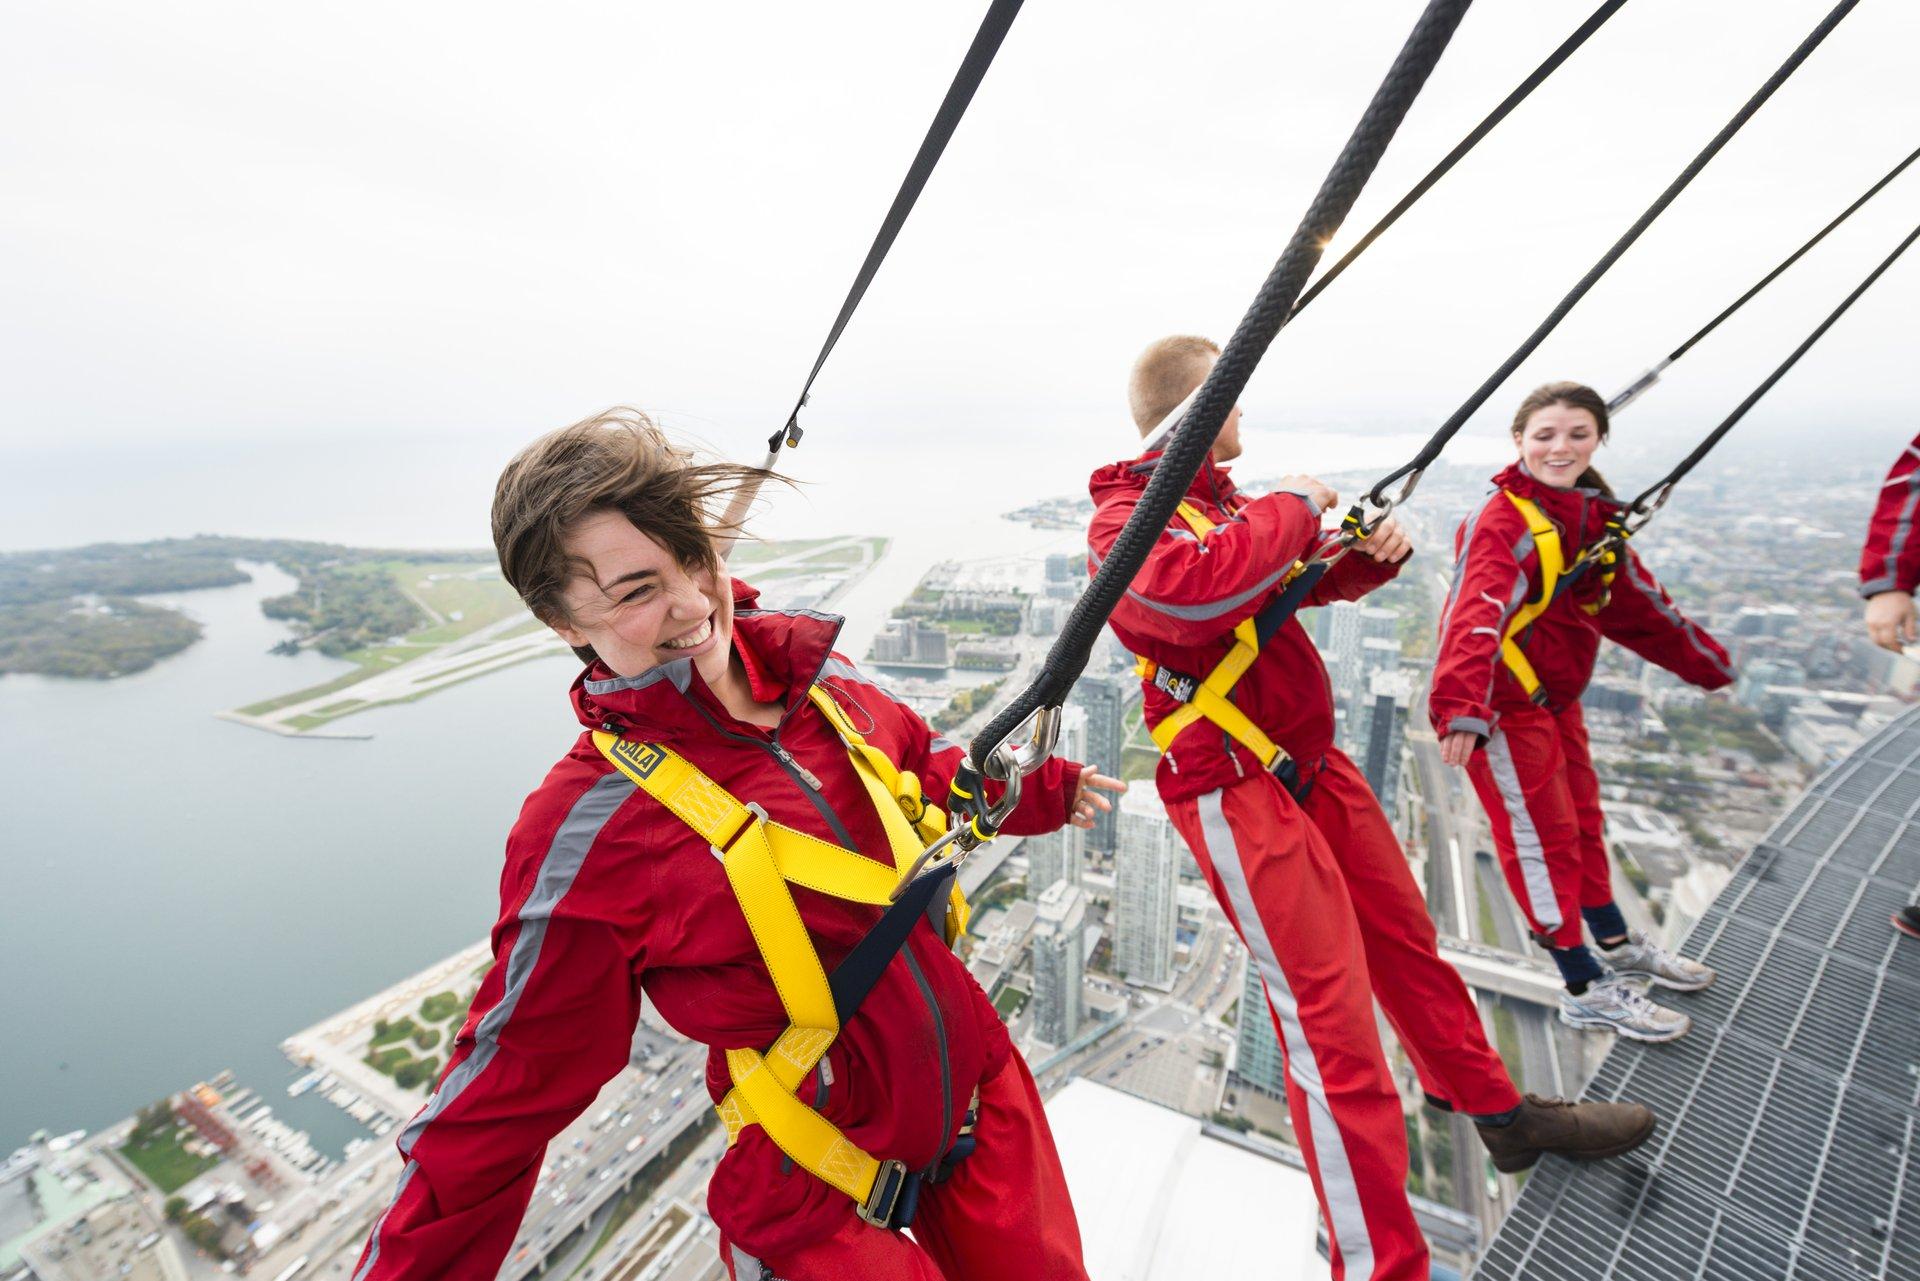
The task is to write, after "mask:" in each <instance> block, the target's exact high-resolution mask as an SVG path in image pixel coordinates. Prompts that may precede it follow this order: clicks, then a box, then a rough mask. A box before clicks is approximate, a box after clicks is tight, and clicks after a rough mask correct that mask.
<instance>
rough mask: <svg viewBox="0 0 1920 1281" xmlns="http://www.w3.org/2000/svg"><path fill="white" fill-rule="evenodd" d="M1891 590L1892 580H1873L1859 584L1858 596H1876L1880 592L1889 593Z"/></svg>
mask: <svg viewBox="0 0 1920 1281" xmlns="http://www.w3.org/2000/svg"><path fill="white" fill-rule="evenodd" d="M1892 590H1893V580H1892V579H1891V578H1873V579H1869V580H1868V581H1866V582H1864V583H1862V584H1860V594H1861V595H1862V596H1878V595H1879V594H1880V593H1881V592H1890V591H1892Z"/></svg>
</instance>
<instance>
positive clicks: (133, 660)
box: [0, 535, 887, 734]
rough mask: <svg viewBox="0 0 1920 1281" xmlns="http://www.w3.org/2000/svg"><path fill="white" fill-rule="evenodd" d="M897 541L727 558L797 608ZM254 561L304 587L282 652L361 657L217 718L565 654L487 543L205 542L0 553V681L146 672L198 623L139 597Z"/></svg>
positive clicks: (320, 717)
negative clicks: (413, 546)
mask: <svg viewBox="0 0 1920 1281" xmlns="http://www.w3.org/2000/svg"><path fill="white" fill-rule="evenodd" d="M886 548H887V540H886V539H885V538H878V537H839V538H815V539H805V540H800V541H795V542H753V541H744V542H742V543H740V544H739V545H738V546H737V547H736V548H735V550H734V554H733V556H732V558H731V562H730V563H731V564H732V566H733V567H734V568H735V569H736V571H738V572H740V573H741V574H742V575H743V576H745V577H748V578H749V579H751V580H752V581H753V582H754V583H755V584H757V585H761V586H767V585H772V584H778V585H779V587H780V594H781V595H783V596H789V597H792V598H793V603H798V604H803V605H808V606H824V605H828V604H830V603H831V601H832V600H833V599H834V598H835V597H837V596H838V595H839V593H841V592H843V591H844V590H846V589H847V588H848V587H849V586H851V585H852V584H853V583H854V582H856V581H858V579H859V578H860V577H861V576H863V575H864V574H865V573H866V572H867V570H868V569H870V568H871V567H872V566H873V565H874V564H875V563H876V562H877V561H878V560H879V559H880V557H881V556H882V555H884V554H885V551H886ZM245 563H266V564H272V565H275V566H278V567H279V568H280V569H281V570H283V571H284V572H286V573H288V574H290V575H292V577H293V578H294V580H295V585H294V588H293V590H291V591H289V592H286V593H284V594H282V595H279V596H274V597H271V598H269V599H267V600H265V601H262V602H261V612H262V613H264V614H265V615H266V616H267V617H269V618H273V619H277V620H280V621H282V622H285V623H287V624H288V625H289V626H290V628H291V630H292V633H293V634H292V635H291V636H289V637H288V638H287V639H286V640H284V641H282V642H281V643H280V644H279V645H277V646H275V652H276V653H286V654H296V653H299V652H300V651H302V650H307V649H311V650H315V651H318V652H319V653H322V654H325V655H327V656H329V657H331V658H337V659H342V660H344V661H346V662H348V663H351V664H352V665H353V666H352V667H351V669H349V670H347V671H345V672H342V673H340V674H339V675H337V676H334V677H332V678H330V679H329V680H327V681H324V682H322V683H320V684H318V685H314V686H310V687H308V688H304V689H298V690H294V691H291V692H288V693H284V694H280V695H277V696H274V697H271V698H265V699H261V700H259V701H257V702H254V703H250V704H248V705H246V706H244V707H240V708H237V709H234V710H232V711H227V712H222V713H220V715H222V716H223V717H224V718H226V719H228V720H233V721H237V722H239V723H242V724H247V725H252V726H255V727H257V728H261V729H268V730H272V731H274V732H276V733H280V734H308V733H312V732H314V731H316V730H318V729H320V728H321V727H322V726H325V725H327V724H329V723H330V722H332V721H335V720H338V719H340V718H341V717H344V716H351V715H354V714H355V713H357V712H361V711H365V710H367V709H368V708H372V707H379V706H384V705H386V704H390V703H404V702H411V701H413V700H415V699H418V698H423V697H425V696H426V695H428V694H430V693H433V692H435V691H437V690H441V689H445V688H448V687H449V686H452V685H457V684H460V683H462V682H465V681H468V680H473V679H476V678H478V677H481V676H486V675H489V674H491V673H492V672H496V671H499V670H500V669H502V668H504V667H508V666H511V665H513V664H515V663H520V662H525V661H527V660H529V659H536V658H544V657H548V656H551V655H557V654H565V652H566V649H565V646H564V645H562V644H561V643H560V641H559V639H558V638H557V637H555V636H554V635H553V634H552V633H551V632H549V631H548V630H547V629H546V628H545V627H543V626H542V625H541V624H540V623H539V622H538V621H536V620H535V619H534V618H533V617H532V616H530V615H529V614H528V613H527V612H526V610H525V608H524V607H523V606H522V605H521V603H520V600H519V597H518V596H517V595H516V594H515V592H514V591H513V589H512V588H511V587H509V586H508V585H507V583H506V582H505V580H503V579H502V578H501V576H500V571H499V568H498V566H497V565H496V564H495V561H494V557H493V554H492V552H490V551H482V550H477V549H476V550H472V551H436V550H406V549H392V548H384V549H383V548H355V547H347V546H344V545H341V544H336V543H317V542H302V541H298V540H292V539H256V538H227V537H220V536H214V535H201V536H197V537H194V538H175V539H162V540H157V541H154V542H147V543H99V544H94V545H92V546H87V547H76V548H66V549H62V550H56V551H35V552H11V553H5V554H0V675H4V674H7V673H32V674H37V675H43V676H59V677H69V678H82V679H94V680H108V679H112V678H114V677H118V676H127V675H131V674H133V673H135V672H139V671H144V670H145V669H147V668H149V667H152V666H153V665H154V664H155V663H156V662H158V661H160V660H161V659H163V658H166V657H168V656H169V655H172V654H176V653H179V652H180V651H181V650H183V649H186V648H187V647H188V646H190V645H192V644H193V643H194V642H195V641H196V640H198V639H199V638H200V634H201V629H200V625H199V624H198V623H197V622H195V621H194V620H193V619H192V618H190V617H188V616H187V615H186V614H185V613H183V612H182V611H181V610H179V609H177V608H174V607H173V606H172V605H171V604H170V603H163V602H156V601H151V600H139V599H136V597H138V596H144V595H151V594H154V593H161V592H189V591H197V590H204V589H208V588H216V587H231V586H234V585H236V584H239V583H244V582H246V581H248V578H249V575H248V574H247V572H246V570H245V568H244V564H245ZM783 603H786V602H784V601H783Z"/></svg>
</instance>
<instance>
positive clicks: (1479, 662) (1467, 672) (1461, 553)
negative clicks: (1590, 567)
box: [1349, 493, 1533, 738]
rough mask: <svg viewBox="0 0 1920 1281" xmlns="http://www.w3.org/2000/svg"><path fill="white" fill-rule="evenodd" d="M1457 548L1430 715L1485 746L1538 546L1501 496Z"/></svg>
mask: <svg viewBox="0 0 1920 1281" xmlns="http://www.w3.org/2000/svg"><path fill="white" fill-rule="evenodd" d="M1454 545H1455V549H1456V552H1457V555H1458V559H1456V560H1455V561H1454V566H1453V588H1452V590H1451V591H1450V592H1449V593H1448V595H1447V603H1446V605H1445V607H1444V608H1443V609H1442V610H1441V613H1440V644H1439V653H1438V655H1437V656H1436V657H1435V658H1434V664H1433V681H1432V683H1431V685H1430V686H1429V687H1428V691H1427V714H1428V716H1429V717H1430V718H1431V719H1432V721H1433V731H1434V733H1436V734H1438V735H1440V736H1441V737H1442V738H1445V737H1446V736H1447V735H1448V734H1453V733H1458V732H1460V731H1462V730H1465V731H1468V732H1470V733H1474V734H1478V735H1480V736H1481V737H1483V738H1484V737H1486V736H1487V735H1488V734H1490V733H1491V732H1492V730H1493V701H1492V700H1493V681H1494V677H1495V676H1496V675H1497V674H1498V671H1499V666H1500V638H1501V637H1502V636H1504V635H1505V634H1506V630H1507V623H1508V622H1509V621H1510V620H1511V619H1512V618H1513V615H1514V611H1515V610H1518V609H1519V608H1520V606H1521V605H1523V604H1524V603H1526V599H1527V597H1528V596H1529V595H1530V594H1531V593H1532V591H1533V579H1532V576H1531V574H1530V573H1529V572H1528V568H1527V566H1526V564H1525V558H1526V556H1527V555H1528V554H1529V549H1530V547H1531V543H1530V542H1529V536H1528V534H1527V527H1526V520H1525V518H1524V517H1522V516H1521V515H1520V513H1519V510H1518V509H1517V508H1515V507H1514V505H1513V504H1512V503H1510V502H1508V501H1507V500H1506V498H1505V497H1504V496H1503V495H1501V494H1497V493H1496V494H1495V495H1494V496H1493V497H1492V498H1490V499H1488V500H1487V502H1486V504H1485V505H1484V506H1483V507H1481V508H1480V510H1479V511H1477V512H1475V513H1474V514H1473V515H1472V516H1470V517H1468V519H1467V522H1466V524H1464V525H1462V526H1461V527H1460V531H1459V533H1458V534H1456V535H1455V536H1454ZM1349 559H1351V557H1349Z"/></svg>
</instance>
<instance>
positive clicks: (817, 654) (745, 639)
mask: <svg viewBox="0 0 1920 1281" xmlns="http://www.w3.org/2000/svg"><path fill="white" fill-rule="evenodd" d="M732 581H733V649H734V652H735V653H736V654H738V655H739V656H740V662H741V664H742V665H743V666H744V667H745V668H746V671H747V683H748V685H749V686H750V687H751V688H752V690H753V696H754V697H755V698H756V699H759V700H760V701H761V702H767V703H771V702H775V701H779V702H783V703H784V704H785V705H786V708H787V711H788V712H789V713H791V712H792V711H793V709H794V708H795V707H796V706H797V705H799V704H800V703H801V702H803V701H805V699H806V694H807V690H808V688H809V687H810V686H811V685H812V684H813V682H814V680H815V679H816V678H817V677H818V676H819V674H820V669H821V668H822V667H823V666H825V664H826V661H827V658H828V656H829V655H830V654H832V652H833V645H834V641H835V640H836V639H837V638H838V637H839V635H840V628H841V625H842V624H843V623H844V622H845V620H844V619H842V618H840V617H838V616H837V615H834V614H818V613H814V612H813V611H811V610H778V609H762V608H761V607H760V593H759V592H758V591H757V590H755V589H754V588H753V587H750V586H749V585H747V584H746V583H743V582H741V581H740V580H739V579H737V578H736V579H734V580H732ZM571 698H572V700H573V710H574V714H575V715H577V716H578V717H579V718H580V723H581V724H582V725H585V726H587V727H588V728H589V729H599V728H601V727H602V726H603V725H605V724H607V723H608V722H613V723H614V724H617V725H618V726H619V727H620V732H621V733H630V734H634V735H637V736H639V737H641V738H652V739H671V738H673V737H675V736H676V735H679V734H684V733H686V732H688V731H689V730H693V731H699V732H706V731H709V730H710V729H711V728H712V725H713V722H714V721H715V720H718V721H719V722H720V723H721V724H723V725H731V724H732V722H733V718H732V716H730V715H729V714H728V713H727V711H726V709H725V708H724V707H722V706H721V705H720V700H719V699H717V698H716V697H714V694H713V691H712V690H711V689H709V688H708V687H707V683H706V681H705V680H703V679H701V676H700V673H699V672H698V671H696V670H695V669H694V666H693V660H692V659H690V658H682V659H676V660H675V661H673V662H671V663H662V664H661V665H660V666H658V667H654V668H650V669H648V670H647V671H644V672H642V673H640V674H639V675H638V676H616V675H614V673H613V672H612V671H610V670H608V668H607V667H606V666H605V665H604V664H602V663H598V662H596V663H594V664H592V665H591V666H589V667H588V668H586V670H584V671H582V672H581V673H580V675H579V676H578V677H576V678H575V679H574V682H573V690H572V693H571Z"/></svg>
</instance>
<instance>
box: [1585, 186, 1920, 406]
mask: <svg viewBox="0 0 1920 1281" xmlns="http://www.w3.org/2000/svg"><path fill="white" fill-rule="evenodd" d="M1915 160H1920V148H1916V149H1915V150H1913V151H1910V152H1908V153H1907V157H1906V159H1904V160H1902V161H1901V162H1900V163H1899V164H1897V165H1895V166H1894V167H1893V168H1892V169H1890V170H1888V171H1887V174H1886V176H1885V177H1884V178H1882V179H1880V181H1879V182H1876V183H1874V184H1873V185H1872V186H1871V187H1868V188H1867V189H1866V191H1864V192H1862V193H1861V195H1860V198H1859V199H1857V200H1855V201H1854V202H1853V203H1852V204H1850V205H1848V206H1847V207H1846V208H1845V209H1842V210H1841V211H1840V212H1839V214H1838V215H1837V216H1836V217H1835V218H1834V220H1833V221H1832V222H1830V223H1828V224H1827V225H1826V226H1824V227H1822V228H1820V230H1819V231H1816V232H1815V233H1813V238H1812V239H1810V240H1808V241H1807V242H1806V243H1805V244H1803V245H1801V246H1800V247H1799V248H1798V249H1796V250H1794V251H1793V252H1792V253H1790V254H1788V255H1787V256H1786V257H1785V258H1783V259H1782V260H1781V261H1780V265H1779V266H1777V267H1775V268H1774V269H1773V270H1772V271H1769V272H1768V273H1767V274H1766V275H1764V276H1762V277H1760V279H1759V280H1757V281H1755V282H1754V285H1753V287H1752V288H1751V289H1749V290H1747V292H1745V293H1743V294H1741V295H1740V296H1739V297H1738V298H1735V299H1734V300H1733V301H1732V302H1731V303H1729V304H1727V307H1726V309H1725V310H1723V311H1722V312H1721V313H1720V314H1719V315H1717V316H1715V317H1714V318H1713V319H1712V320H1709V321H1708V322H1707V323H1706V324H1704V325H1702V326H1701V327H1700V328H1699V329H1698V330H1697V331H1695V333H1694V335H1693V336H1692V337H1691V338H1689V339H1687V340H1686V341H1685V342H1683V343H1681V344H1680V345H1679V346H1678V347H1675V348H1674V349H1673V350H1672V351H1671V352H1669V353H1667V355H1666V356H1665V357H1664V358H1663V359H1662V360H1661V361H1660V363H1659V364H1657V365H1655V366H1654V367H1653V368H1651V369H1649V370H1647V372H1646V373H1644V374H1641V375H1640V376H1639V377H1638V378H1636V379H1634V380H1633V382H1632V383H1631V384H1629V385H1628V386H1627V387H1626V388H1625V389H1623V390H1622V391H1620V392H1619V393H1618V394H1616V395H1615V396H1614V397H1613V399H1611V400H1609V401H1608V402H1607V412H1608V413H1609V414H1615V413H1619V412H1620V411H1621V410H1622V409H1625V408H1626V407H1627V406H1628V405H1630V404H1632V403H1633V402H1634V401H1635V400H1636V399H1637V398H1638V397H1639V395H1640V393H1641V392H1643V391H1645V390H1646V389H1647V388H1649V387H1651V386H1653V384H1655V383H1656V382H1659V381H1660V375H1661V374H1663V373H1665V372H1666V370H1667V367H1668V366H1670V365H1671V364H1673V362H1674V361H1676V360H1678V359H1680V357H1682V356H1684V355H1686V354H1687V353H1688V352H1689V351H1692V350H1693V346H1694V344H1695V343H1697V342H1699V341H1700V340H1701V339H1702V338H1705V337H1706V336H1707V335H1708V334H1710V333H1712V332H1713V331H1714V330H1716V329H1718V328H1719V327H1720V326H1721V324H1722V322H1724V321H1725V320H1726V319H1727V317H1729V316H1731V315H1733V313H1734V312H1736V311H1739V310H1740V309H1741V308H1742V307H1744V306H1746V305H1747V304H1748V303H1750V302H1752V301H1753V298H1754V295H1756V294H1758V293H1759V292H1760V291H1761V290H1762V289H1765V288H1766V287H1767V286H1768V285H1770V284H1772V283H1773V282H1774V281H1775V280H1777V279H1779V278H1780V275H1781V273H1782V272H1784V271H1786V269H1787V268H1789V267H1791V266H1793V264H1794V263H1796V262H1799V261H1800V260H1801V259H1802V258H1804V257H1806V255H1807V251H1808V250H1810V249H1812V248H1813V247H1814V246H1815V245H1817V244H1819V243H1820V242H1821V241H1822V240H1825V239H1826V238H1827V234H1828V233H1829V232H1831V231H1832V230H1833V229H1834V228H1835V227H1838V226H1839V225H1840V224H1841V223H1843V222H1845V221H1846V220H1847V219H1849V218H1851V217H1853V215H1854V213H1855V212H1856V211H1858V210H1859V208H1860V206H1862V205H1864V204H1866V203H1867V201H1869V200H1872V199H1873V198H1874V197H1875V196H1877V195H1879V194H1880V190H1881V188H1883V187H1885V186H1886V185H1887V184H1888V183H1890V182H1892V181H1893V180H1894V179H1895V178H1898V177H1899V176H1900V175H1901V174H1902V173H1903V172H1905V171H1906V168H1907V166H1908V165H1911V164H1912V163H1913V162H1914V161H1915Z"/></svg>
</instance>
